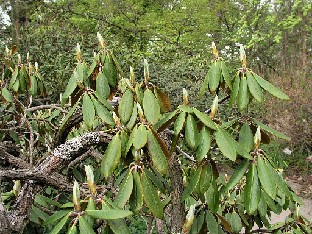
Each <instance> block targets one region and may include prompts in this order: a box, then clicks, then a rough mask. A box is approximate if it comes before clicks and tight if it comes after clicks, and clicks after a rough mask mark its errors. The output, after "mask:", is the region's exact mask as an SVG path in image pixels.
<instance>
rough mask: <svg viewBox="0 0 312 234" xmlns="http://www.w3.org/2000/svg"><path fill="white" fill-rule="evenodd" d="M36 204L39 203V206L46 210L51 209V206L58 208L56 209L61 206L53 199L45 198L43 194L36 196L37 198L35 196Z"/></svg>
mask: <svg viewBox="0 0 312 234" xmlns="http://www.w3.org/2000/svg"><path fill="white" fill-rule="evenodd" d="M35 203H37V204H39V205H41V206H43V207H45V208H48V209H49V208H50V206H51V205H52V206H56V207H60V206H61V204H60V203H58V202H56V201H54V200H52V199H50V198H48V197H46V196H43V195H41V194H36V196H35Z"/></svg>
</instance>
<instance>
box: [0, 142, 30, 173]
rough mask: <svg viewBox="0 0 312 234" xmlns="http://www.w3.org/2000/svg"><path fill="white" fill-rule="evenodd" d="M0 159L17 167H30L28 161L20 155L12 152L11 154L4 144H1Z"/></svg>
mask: <svg viewBox="0 0 312 234" xmlns="http://www.w3.org/2000/svg"><path fill="white" fill-rule="evenodd" d="M0 159H1V162H7V163H9V164H10V165H12V166H14V167H16V168H20V169H27V168H29V165H28V163H26V162H25V161H24V160H22V159H20V158H18V157H15V156H13V155H12V154H9V153H8V152H7V151H6V150H5V149H4V148H3V147H2V146H0Z"/></svg>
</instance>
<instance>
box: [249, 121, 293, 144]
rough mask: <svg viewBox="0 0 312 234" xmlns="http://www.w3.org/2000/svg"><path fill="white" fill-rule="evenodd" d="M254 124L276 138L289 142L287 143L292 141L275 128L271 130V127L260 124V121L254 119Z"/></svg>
mask: <svg viewBox="0 0 312 234" xmlns="http://www.w3.org/2000/svg"><path fill="white" fill-rule="evenodd" d="M252 120H253V122H254V123H255V124H257V125H258V126H259V127H260V128H261V129H262V130H264V131H266V132H269V133H271V134H273V135H274V136H277V137H278V138H281V139H284V140H287V141H290V138H289V137H288V136H286V135H285V134H283V133H281V132H278V131H276V130H275V129H273V128H270V127H269V126H267V125H265V124H263V123H261V122H259V121H258V120H256V119H254V118H253V119H252Z"/></svg>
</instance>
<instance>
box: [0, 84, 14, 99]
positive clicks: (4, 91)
mask: <svg viewBox="0 0 312 234" xmlns="http://www.w3.org/2000/svg"><path fill="white" fill-rule="evenodd" d="M1 95H2V97H3V98H4V99H5V100H6V101H8V102H13V96H12V94H11V93H10V91H9V90H8V89H7V88H6V87H3V88H2V90H1Z"/></svg>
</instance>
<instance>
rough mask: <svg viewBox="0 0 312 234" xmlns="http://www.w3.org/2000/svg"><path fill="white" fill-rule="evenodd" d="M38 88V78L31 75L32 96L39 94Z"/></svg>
mask: <svg viewBox="0 0 312 234" xmlns="http://www.w3.org/2000/svg"><path fill="white" fill-rule="evenodd" d="M37 90H38V85H37V79H36V77H35V76H30V83H29V93H30V94H31V95H32V96H35V95H36V94H37Z"/></svg>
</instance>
